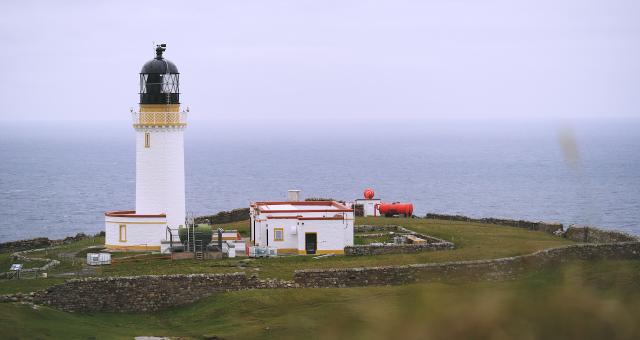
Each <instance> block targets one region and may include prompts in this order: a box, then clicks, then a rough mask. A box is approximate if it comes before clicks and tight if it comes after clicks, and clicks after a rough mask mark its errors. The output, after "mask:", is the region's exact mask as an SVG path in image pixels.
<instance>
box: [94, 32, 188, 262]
mask: <svg viewBox="0 0 640 340" xmlns="http://www.w3.org/2000/svg"><path fill="white" fill-rule="evenodd" d="M165 47H166V45H165V44H162V45H158V46H157V48H156V57H155V58H154V59H152V60H150V61H148V62H147V63H145V64H144V66H143V67H142V70H141V71H140V93H139V94H140V110H139V112H132V115H133V128H134V130H135V133H136V139H135V143H136V208H135V210H127V211H110V212H107V213H105V236H106V237H105V246H106V248H107V249H111V250H141V251H169V250H170V249H169V246H170V244H171V235H172V231H173V235H176V236H177V229H179V228H180V227H182V226H184V225H185V178H184V130H185V128H186V126H187V123H186V112H184V111H180V101H179V99H180V90H179V73H178V68H177V67H176V65H175V64H173V63H172V62H170V61H169V60H166V59H165V58H164V57H163V56H162V54H163V52H164V51H165V49H166V48H165ZM175 241H177V240H174V242H175Z"/></svg>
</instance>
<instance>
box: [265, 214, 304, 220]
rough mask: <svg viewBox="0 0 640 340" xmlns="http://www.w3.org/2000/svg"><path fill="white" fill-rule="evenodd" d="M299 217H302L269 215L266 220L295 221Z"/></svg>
mask: <svg viewBox="0 0 640 340" xmlns="http://www.w3.org/2000/svg"><path fill="white" fill-rule="evenodd" d="M300 217H302V216H273V215H269V216H267V219H283V220H297V219H298V218H300Z"/></svg>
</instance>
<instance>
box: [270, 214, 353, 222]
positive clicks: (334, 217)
mask: <svg viewBox="0 0 640 340" xmlns="http://www.w3.org/2000/svg"><path fill="white" fill-rule="evenodd" d="M267 219H272V220H278V219H285V220H302V221H310V220H319V221H322V220H343V219H344V217H343V216H333V217H302V216H300V215H298V216H267Z"/></svg>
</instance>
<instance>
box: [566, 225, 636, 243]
mask: <svg viewBox="0 0 640 340" xmlns="http://www.w3.org/2000/svg"><path fill="white" fill-rule="evenodd" d="M562 235H563V236H564V237H566V238H567V239H569V240H572V241H576V242H587V243H615V242H631V241H637V240H638V238H637V237H635V236H631V235H629V234H625V233H622V232H619V231H614V230H602V229H599V228H594V227H579V226H574V225H572V226H569V228H567V230H566V231H565V232H564V233H563V234H562Z"/></svg>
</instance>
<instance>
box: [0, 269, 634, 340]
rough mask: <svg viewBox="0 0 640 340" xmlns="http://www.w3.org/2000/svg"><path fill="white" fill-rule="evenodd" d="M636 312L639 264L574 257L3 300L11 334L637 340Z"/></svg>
mask: <svg viewBox="0 0 640 340" xmlns="http://www.w3.org/2000/svg"><path fill="white" fill-rule="evenodd" d="M638 315H640V261H599V262H581V261H576V262H571V263H568V264H564V265H562V266H561V267H549V268H546V269H545V271H544V272H539V273H529V274H527V275H526V276H522V277H520V278H518V279H516V280H513V281H505V282H465V283H456V284H453V283H429V284H416V285H407V286H393V287H366V288H345V289H337V288H336V289H292V290H282V289H275V290H255V291H239V292H231V293H224V294H218V295H215V296H212V297H209V298H207V299H204V300H202V301H200V302H198V303H195V304H192V305H188V306H183V307H178V308H173V309H171V310H167V311H162V312H156V313H148V314H117V313H92V314H79V313H66V312H61V311H57V310H53V309H50V308H46V307H39V308H37V309H34V308H32V307H31V306H29V305H21V304H6V303H5V304H0V324H2V325H3V333H2V334H3V335H2V336H3V338H9V339H11V338H20V339H22V338H42V339H45V338H67V339H69V338H74V339H75V338H87V337H95V338H98V339H110V338H113V339H131V338H132V336H139V335H156V336H180V337H185V338H202V337H203V336H205V335H206V336H212V335H217V336H220V337H224V338H228V339H245V338H254V339H262V338H273V339H302V338H304V339H389V338H394V339H430V338H432V339H603V338H606V339H637V338H639V337H640V324H638V323H637V318H638Z"/></svg>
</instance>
